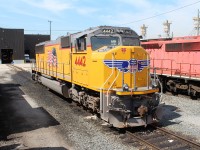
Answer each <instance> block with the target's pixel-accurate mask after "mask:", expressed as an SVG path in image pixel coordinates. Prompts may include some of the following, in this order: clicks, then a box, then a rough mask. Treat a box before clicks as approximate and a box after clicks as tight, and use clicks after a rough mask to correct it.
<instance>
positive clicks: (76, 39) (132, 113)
mask: <svg viewBox="0 0 200 150" xmlns="http://www.w3.org/2000/svg"><path fill="white" fill-rule="evenodd" d="M35 52H36V61H35V63H34V67H33V69H32V79H33V80H36V81H37V82H40V83H41V84H43V85H45V86H46V87H48V88H50V89H52V90H54V91H56V92H57V93H59V94H61V95H63V96H64V97H66V98H71V99H73V100H74V101H76V102H77V103H80V104H81V105H82V106H83V107H85V108H87V109H90V110H91V111H93V112H96V113H98V114H99V115H100V118H101V119H103V120H105V121H107V122H108V123H110V124H111V125H113V126H114V127H117V128H126V127H134V126H146V125H147V124H150V123H152V122H154V121H155V120H158V119H161V117H162V115H161V114H162V105H161V104H160V94H159V93H158V91H159V89H157V88H154V87H152V85H151V77H150V68H149V64H150V58H149V54H148V53H147V52H146V51H145V50H144V49H143V48H142V47H141V46H140V40H139V36H138V35H137V33H136V32H135V31H133V30H132V29H131V28H128V27H113V26H98V27H94V28H89V29H87V30H85V31H82V32H78V33H74V34H68V35H66V36H62V37H60V38H58V39H56V40H54V41H47V42H43V43H39V44H37V45H36V50H35Z"/></svg>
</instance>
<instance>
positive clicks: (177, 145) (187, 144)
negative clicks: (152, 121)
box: [126, 125, 200, 150]
mask: <svg viewBox="0 0 200 150" xmlns="http://www.w3.org/2000/svg"><path fill="white" fill-rule="evenodd" d="M126 134H127V135H128V136H129V138H128V139H130V138H131V137H132V138H133V139H136V140H137V141H138V142H140V143H141V145H143V146H146V147H148V148H149V149H155V150H160V149H162V150H172V149H173V150H199V149H200V144H199V143H196V142H193V141H192V140H188V139H186V138H184V137H182V136H181V135H177V134H175V133H173V132H171V131H168V130H166V129H164V128H160V127H157V126H154V125H152V126H150V127H149V128H148V129H147V130H145V131H139V132H133V131H131V130H128V131H126Z"/></svg>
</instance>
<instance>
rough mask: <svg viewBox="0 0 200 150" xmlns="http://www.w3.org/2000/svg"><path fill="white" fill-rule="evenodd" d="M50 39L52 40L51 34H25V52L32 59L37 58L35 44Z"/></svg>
mask: <svg viewBox="0 0 200 150" xmlns="http://www.w3.org/2000/svg"><path fill="white" fill-rule="evenodd" d="M49 40H50V35H40V34H37V35H36V34H25V35H24V48H25V49H24V50H25V54H29V56H30V59H35V45H36V44H38V43H41V42H44V41H49Z"/></svg>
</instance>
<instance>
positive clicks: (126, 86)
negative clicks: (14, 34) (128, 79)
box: [122, 83, 129, 91]
mask: <svg viewBox="0 0 200 150" xmlns="http://www.w3.org/2000/svg"><path fill="white" fill-rule="evenodd" d="M122 88H123V91H128V90H129V87H128V84H126V83H125V84H124V85H123V87H122Z"/></svg>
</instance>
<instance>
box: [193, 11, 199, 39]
mask: <svg viewBox="0 0 200 150" xmlns="http://www.w3.org/2000/svg"><path fill="white" fill-rule="evenodd" d="M199 13H200V12H199V9H198V14H197V17H194V18H193V20H194V28H195V30H196V31H197V35H199V28H200V18H199Z"/></svg>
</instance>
